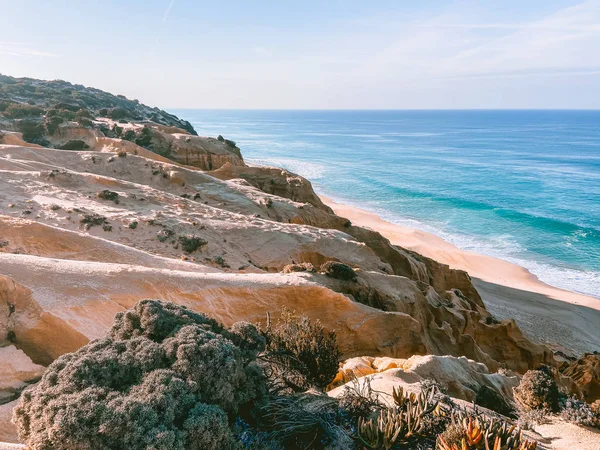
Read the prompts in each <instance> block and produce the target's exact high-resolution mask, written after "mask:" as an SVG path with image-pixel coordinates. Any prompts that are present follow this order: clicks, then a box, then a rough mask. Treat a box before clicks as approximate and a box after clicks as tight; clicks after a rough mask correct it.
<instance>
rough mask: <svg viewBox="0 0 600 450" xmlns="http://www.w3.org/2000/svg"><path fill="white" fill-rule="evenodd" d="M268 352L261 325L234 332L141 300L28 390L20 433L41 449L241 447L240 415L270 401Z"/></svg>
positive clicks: (19, 416)
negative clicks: (264, 354) (236, 426)
mask: <svg viewBox="0 0 600 450" xmlns="http://www.w3.org/2000/svg"><path fill="white" fill-rule="evenodd" d="M253 338H255V339H253ZM263 348H264V341H262V340H261V339H260V336H259V335H258V333H257V331H256V328H254V326H253V325H250V324H241V325H238V326H234V327H231V328H229V329H227V328H225V327H224V326H222V325H221V324H219V323H218V322H216V321H215V320H213V319H210V318H208V317H206V316H205V315H203V314H197V313H194V312H192V311H190V310H188V309H185V308H182V307H180V306H177V305H174V304H172V303H161V302H158V301H152V300H145V301H142V302H140V303H138V304H137V305H136V306H135V308H134V309H132V310H128V311H125V312H123V313H119V314H117V317H116V319H115V323H114V325H113V327H112V329H111V330H110V332H109V334H108V336H107V337H105V338H103V339H98V340H96V341H92V342H91V343H89V344H88V345H86V346H84V347H82V348H81V349H79V350H78V351H77V352H75V353H70V354H67V355H63V356H61V357H60V358H58V359H57V360H56V361H54V362H53V363H52V364H51V365H50V366H49V367H48V369H47V371H46V372H45V374H44V376H43V377H42V379H41V381H40V382H39V384H37V385H36V386H35V387H33V388H32V389H29V390H27V391H26V392H24V393H23V395H22V396H21V401H20V404H19V405H18V406H17V407H16V408H15V410H14V420H15V423H16V425H17V429H18V432H19V436H20V438H21V439H22V440H23V441H24V442H26V443H28V444H29V445H30V446H32V447H33V448H35V449H37V450H46V449H48V450H50V449H53V450H67V449H68V450H76V449H77V450H80V449H109V448H115V449H116V448H119V449H130V450H146V449H149V448H152V449H163V450H171V449H175V450H177V449H179V450H189V449H192V450H193V449H197V450H225V449H236V448H240V447H239V440H238V439H237V437H236V436H235V435H234V433H233V430H232V427H231V418H233V417H240V418H242V419H243V418H248V420H251V412H252V410H253V409H254V407H255V406H256V405H258V404H260V403H261V402H263V401H264V399H265V397H266V394H267V391H266V382H265V378H264V376H263V374H262V371H261V370H260V367H259V366H258V365H257V363H256V356H257V355H258V353H259V352H260V351H262V350H263ZM99 431H100V432H99Z"/></svg>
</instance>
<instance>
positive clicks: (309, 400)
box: [261, 391, 354, 450]
mask: <svg viewBox="0 0 600 450" xmlns="http://www.w3.org/2000/svg"><path fill="white" fill-rule="evenodd" d="M261 412H262V413H263V418H264V420H265V421H266V422H267V427H268V428H269V429H271V430H272V431H271V433H270V437H271V439H273V440H276V441H280V442H282V443H283V444H284V447H285V448H289V449H322V448H336V449H337V448H339V449H344V450H350V449H352V448H354V445H353V442H352V439H351V437H350V436H349V435H348V434H347V432H346V431H345V430H344V428H342V427H343V425H344V417H343V415H342V412H341V410H340V409H339V406H338V403H337V401H336V400H335V399H332V398H330V397H328V396H327V395H325V394H323V393H317V392H314V391H312V392H311V391H309V392H303V393H300V394H293V395H290V396H283V397H273V398H271V399H270V401H269V402H268V403H267V404H266V406H265V407H264V408H263V410H262V411H261Z"/></svg>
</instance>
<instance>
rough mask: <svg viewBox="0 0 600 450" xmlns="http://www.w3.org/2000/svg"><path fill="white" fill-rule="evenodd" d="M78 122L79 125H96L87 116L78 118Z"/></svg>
mask: <svg viewBox="0 0 600 450" xmlns="http://www.w3.org/2000/svg"><path fill="white" fill-rule="evenodd" d="M77 123H78V124H79V125H81V126H82V127H91V126H92V125H94V122H92V121H91V120H90V119H88V118H87V117H78V118H77Z"/></svg>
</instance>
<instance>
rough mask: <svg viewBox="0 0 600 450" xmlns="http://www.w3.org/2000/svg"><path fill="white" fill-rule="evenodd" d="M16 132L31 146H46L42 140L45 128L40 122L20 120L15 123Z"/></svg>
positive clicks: (45, 141)
mask: <svg viewBox="0 0 600 450" xmlns="http://www.w3.org/2000/svg"><path fill="white" fill-rule="evenodd" d="M17 130H19V131H20V132H21V133H22V134H23V140H24V141H26V142H31V143H32V144H39V145H48V141H47V140H46V139H45V138H44V136H45V134H46V128H45V127H44V125H43V124H42V123H41V122H37V121H31V120H21V121H19V122H18V123H17Z"/></svg>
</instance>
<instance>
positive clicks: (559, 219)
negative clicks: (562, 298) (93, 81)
mask: <svg viewBox="0 0 600 450" xmlns="http://www.w3.org/2000/svg"><path fill="white" fill-rule="evenodd" d="M171 112H173V113H174V114H176V115H178V116H179V117H182V118H184V119H186V120H189V121H190V122H191V123H192V125H193V126H194V127H195V129H196V130H197V131H198V133H199V134H200V135H206V136H217V135H219V134H222V135H223V136H224V137H225V138H228V139H232V140H234V141H236V142H237V143H238V145H239V147H240V148H241V149H242V154H243V156H244V158H245V160H246V161H247V162H250V163H256V164H264V165H275V166H281V167H284V168H286V169H288V170H290V171H292V172H296V173H298V174H300V175H303V176H305V177H306V178H308V179H310V180H311V182H312V183H313V185H314V187H315V189H316V190H317V192H318V193H322V194H325V195H327V196H329V197H331V198H332V199H334V200H335V201H338V202H341V203H346V204H349V205H353V206H358V207H360V208H363V209H366V210H368V211H371V212H374V213H376V214H378V215H379V216H381V217H383V218H384V219H386V220H388V221H390V222H393V223H398V224H402V225H407V226H410V227H413V228H418V229H421V230H424V231H428V232H431V233H434V234H436V235H438V236H441V237H443V238H444V239H446V240H447V241H449V242H451V243H452V244H454V245H455V246H457V247H459V248H461V249H465V250H470V251H473V252H477V253H481V254H485V255H490V256H494V257H498V258H501V259H504V260H507V261H510V262H513V263H516V264H519V265H520V266H523V267H526V268H527V269H529V270H530V271H531V272H532V273H534V274H535V275H537V276H538V277H539V278H540V279H541V280H542V281H544V282H546V283H548V284H550V285H553V286H557V287H560V288H564V289H569V290H572V291H575V292H580V293H584V294H589V295H593V296H596V297H599V298H600V111H520V110H519V111H508V110H502V111H242V110H172V111H171Z"/></svg>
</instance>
